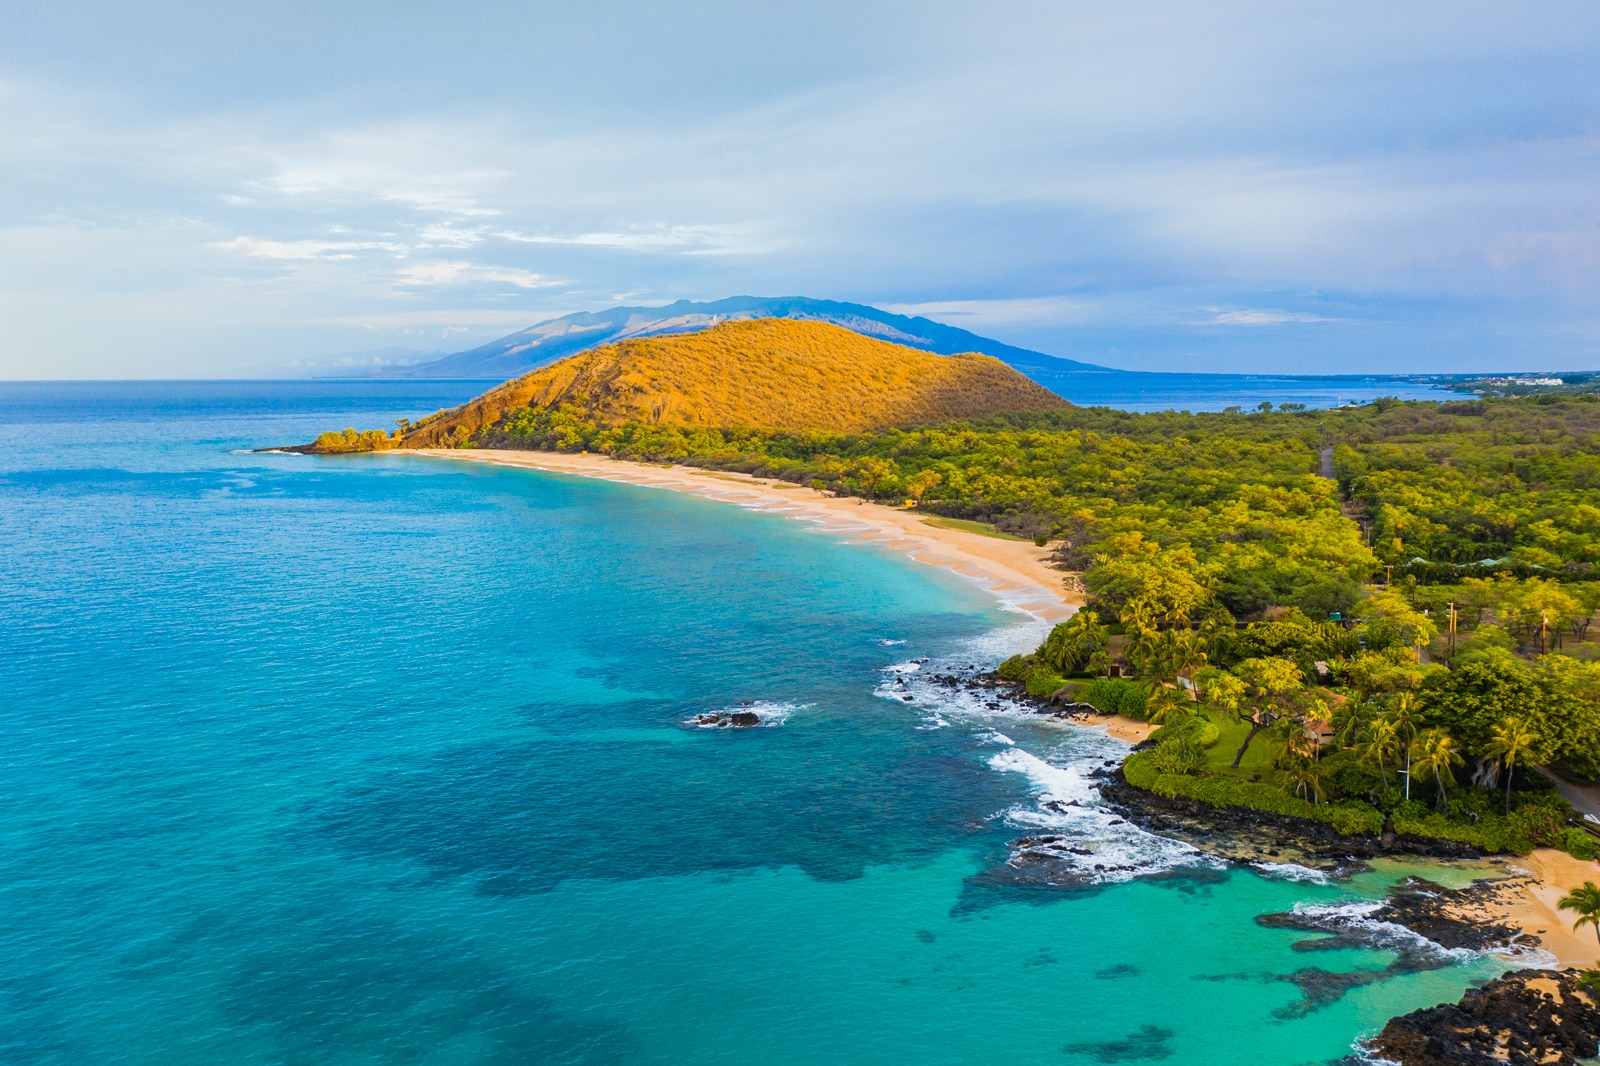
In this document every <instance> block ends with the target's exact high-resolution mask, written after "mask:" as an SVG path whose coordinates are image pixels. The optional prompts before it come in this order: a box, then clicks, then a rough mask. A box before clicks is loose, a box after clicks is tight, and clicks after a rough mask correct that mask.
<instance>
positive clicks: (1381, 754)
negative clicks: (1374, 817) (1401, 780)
mask: <svg viewBox="0 0 1600 1066" xmlns="http://www.w3.org/2000/svg"><path fill="white" fill-rule="evenodd" d="M1399 755H1400V734H1399V731H1398V730H1397V729H1396V727H1395V723H1394V722H1392V721H1390V720H1389V719H1387V718H1377V719H1374V720H1372V721H1370V722H1368V723H1367V725H1366V728H1365V729H1363V730H1362V732H1361V738H1360V740H1359V741H1358V742H1357V744H1356V757H1357V758H1359V759H1361V760H1362V761H1363V762H1375V763H1377V764H1378V776H1379V777H1381V778H1382V779H1383V787H1384V788H1388V787H1389V771H1388V768H1387V766H1386V762H1387V760H1388V759H1390V758H1398V757H1399Z"/></svg>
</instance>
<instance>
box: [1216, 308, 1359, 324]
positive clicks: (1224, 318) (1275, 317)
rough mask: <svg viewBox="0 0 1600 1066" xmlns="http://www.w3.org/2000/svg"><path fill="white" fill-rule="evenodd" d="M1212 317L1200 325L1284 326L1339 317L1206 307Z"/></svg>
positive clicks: (1333, 319)
mask: <svg viewBox="0 0 1600 1066" xmlns="http://www.w3.org/2000/svg"><path fill="white" fill-rule="evenodd" d="M1206 310H1207V311H1209V312H1210V314H1211V317H1210V318H1208V319H1205V320H1204V321H1202V322H1201V323H1199V324H1200V325H1206V326H1282V325H1287V324H1289V323H1293V322H1337V321H1339V319H1336V318H1328V317H1326V316H1324V315H1313V314H1309V313H1307V312H1304V311H1260V310H1241V311H1223V310H1220V309H1218V308H1215V307H1210V308H1207V309H1206Z"/></svg>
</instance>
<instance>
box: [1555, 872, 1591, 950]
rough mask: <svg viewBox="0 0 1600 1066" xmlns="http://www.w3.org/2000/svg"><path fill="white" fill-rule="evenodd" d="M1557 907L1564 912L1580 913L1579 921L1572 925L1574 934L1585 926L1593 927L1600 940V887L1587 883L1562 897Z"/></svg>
mask: <svg viewBox="0 0 1600 1066" xmlns="http://www.w3.org/2000/svg"><path fill="white" fill-rule="evenodd" d="M1556 906H1557V907H1560V908H1561V909H1562V910H1564V911H1577V912H1578V918H1577V920H1576V921H1575V922H1573V923H1572V931H1573V932H1577V931H1578V929H1579V928H1580V927H1582V926H1584V925H1592V926H1594V935H1595V939H1597V940H1600V887H1597V886H1596V885H1595V883H1594V882H1593V881H1585V882H1584V883H1583V887H1582V888H1575V889H1573V890H1572V891H1571V892H1568V893H1567V894H1566V895H1565V896H1562V897H1561V900H1560V901H1559V902H1558V903H1557V904H1556Z"/></svg>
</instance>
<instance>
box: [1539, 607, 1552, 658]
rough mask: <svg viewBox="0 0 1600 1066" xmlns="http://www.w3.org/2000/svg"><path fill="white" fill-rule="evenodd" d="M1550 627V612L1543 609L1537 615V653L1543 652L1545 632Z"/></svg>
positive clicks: (1541, 653)
mask: <svg viewBox="0 0 1600 1066" xmlns="http://www.w3.org/2000/svg"><path fill="white" fill-rule="evenodd" d="M1549 628H1550V612H1549V611H1544V612H1541V613H1540V615H1539V654H1540V655H1543V654H1544V638H1545V633H1546V632H1547V631H1548V630H1549Z"/></svg>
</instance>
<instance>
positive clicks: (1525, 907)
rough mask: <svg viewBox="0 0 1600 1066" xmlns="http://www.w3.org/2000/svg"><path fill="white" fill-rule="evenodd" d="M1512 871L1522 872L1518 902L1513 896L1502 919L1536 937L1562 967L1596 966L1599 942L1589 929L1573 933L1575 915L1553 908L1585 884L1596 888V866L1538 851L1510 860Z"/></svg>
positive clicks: (1552, 851)
mask: <svg viewBox="0 0 1600 1066" xmlns="http://www.w3.org/2000/svg"><path fill="white" fill-rule="evenodd" d="M1507 865H1508V866H1509V867H1511V868H1512V869H1513V870H1519V869H1520V870H1526V871H1527V872H1528V874H1529V875H1530V876H1529V877H1527V878H1525V879H1524V880H1523V883H1522V885H1521V886H1520V889H1521V891H1520V893H1519V895H1520V897H1521V898H1520V899H1519V898H1517V897H1515V896H1513V897H1512V899H1511V901H1510V906H1509V907H1508V908H1507V910H1508V913H1507V914H1506V916H1505V917H1506V919H1507V920H1509V921H1511V922H1513V923H1515V924H1516V925H1517V926H1519V927H1520V928H1522V929H1526V930H1527V931H1528V932H1530V933H1533V934H1535V935H1536V936H1538V938H1539V941H1540V944H1541V946H1542V947H1543V948H1544V949H1545V950H1546V951H1548V952H1549V953H1550V954H1552V955H1554V956H1555V957H1556V959H1557V961H1559V962H1560V963H1561V965H1563V966H1580V967H1584V968H1592V967H1596V966H1600V938H1597V937H1596V935H1595V930H1594V928H1593V927H1592V926H1587V925H1586V926H1584V927H1583V928H1582V929H1578V930H1574V929H1573V928H1572V921H1573V919H1574V918H1576V917H1578V915H1577V914H1576V913H1575V912H1573V911H1564V910H1560V909H1558V908H1557V907H1556V901H1557V900H1559V899H1560V898H1561V897H1562V896H1565V895H1566V894H1567V893H1568V892H1571V891H1572V890H1573V889H1574V888H1577V887H1578V886H1579V885H1581V884H1583V883H1584V882H1585V881H1594V882H1596V883H1597V884H1600V863H1595V862H1593V861H1585V860H1583V859H1574V858H1573V857H1572V856H1571V855H1568V854H1567V853H1566V852H1564V851H1556V850H1555V849H1553V848H1539V849H1538V850H1537V851H1535V852H1534V853H1533V854H1532V855H1528V856H1525V857H1523V858H1519V859H1513V860H1511V861H1510V862H1509V863H1508V864H1507Z"/></svg>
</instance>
